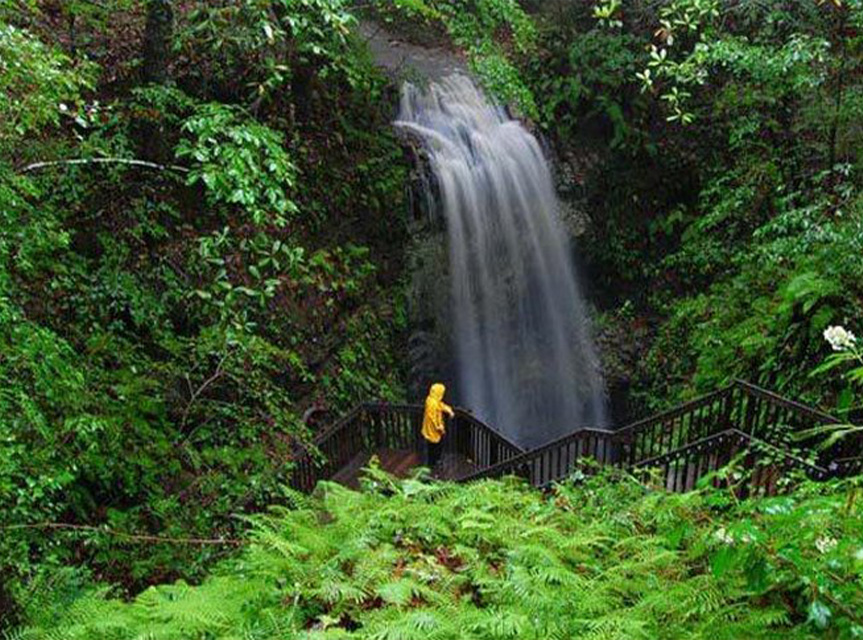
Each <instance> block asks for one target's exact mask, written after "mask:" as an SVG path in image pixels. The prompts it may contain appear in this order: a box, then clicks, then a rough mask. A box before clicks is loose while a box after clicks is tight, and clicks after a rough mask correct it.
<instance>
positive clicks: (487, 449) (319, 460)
mask: <svg viewBox="0 0 863 640" xmlns="http://www.w3.org/2000/svg"><path fill="white" fill-rule="evenodd" d="M422 417H423V408H422V407H421V406H419V405H407V404H389V403H369V404H364V405H360V406H358V407H356V408H355V409H354V410H353V411H351V412H350V413H349V414H348V415H347V416H345V417H344V418H342V419H341V420H339V421H338V422H336V423H335V424H333V425H332V426H330V427H329V428H327V429H325V430H324V431H322V432H321V433H320V434H318V436H317V437H316V438H315V440H314V442H313V444H314V447H313V449H312V450H301V451H298V452H297V453H296V454H295V460H294V470H293V475H292V478H291V486H292V487H293V488H295V489H298V490H300V491H305V492H310V491H311V490H312V489H314V488H315V485H317V483H318V481H320V480H327V479H330V478H332V477H333V476H334V475H335V474H336V472H338V471H339V469H341V468H343V467H344V466H346V465H347V464H348V463H350V462H351V461H352V460H353V459H354V458H355V457H356V456H358V455H362V454H364V453H374V452H376V451H380V450H382V449H395V450H408V451H416V452H421V451H422V450H423V443H422V435H421V433H420V430H421V426H422ZM442 442H443V453H454V454H457V455H459V456H461V457H463V459H464V460H465V461H466V462H468V463H470V464H471V465H472V466H474V467H476V468H485V467H490V466H493V465H495V464H497V463H498V462H500V461H503V460H509V459H510V458H513V457H515V456H517V455H520V454H522V453H524V450H523V449H522V448H521V447H519V446H518V445H516V444H515V443H513V442H511V441H510V440H509V439H507V438H506V437H505V436H504V435H502V434H500V433H498V432H497V431H495V430H494V429H492V428H491V427H489V426H488V425H486V424H484V423H483V422H482V421H480V420H478V419H477V418H476V417H474V416H473V415H472V414H471V413H470V412H468V411H465V410H463V409H455V416H454V418H453V419H452V420H450V421H449V422H448V425H447V435H446V437H445V438H444V440H443V441H442Z"/></svg>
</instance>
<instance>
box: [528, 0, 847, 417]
mask: <svg viewBox="0 0 863 640" xmlns="http://www.w3.org/2000/svg"><path fill="white" fill-rule="evenodd" d="M534 7H535V9H536V15H535V19H536V22H537V25H538V27H537V31H538V37H537V40H538V45H537V47H536V53H535V55H532V56H530V58H529V60H528V61H527V69H526V71H525V75H526V77H527V78H528V79H529V83H530V86H531V87H532V89H533V93H534V95H535V96H536V98H537V102H538V104H539V112H540V125H541V126H542V127H543V129H544V130H545V131H546V132H547V133H548V135H549V136H550V137H551V139H552V140H553V141H554V143H555V146H556V147H557V149H558V151H559V153H560V155H561V157H562V158H564V159H567V160H570V161H571V169H572V170H573V173H574V174H575V175H574V179H573V185H572V189H573V190H574V191H576V192H577V193H578V194H580V196H581V199H582V201H583V208H584V209H585V210H586V212H587V213H589V214H590V216H591V219H592V225H591V226H589V228H588V234H587V236H586V237H585V238H583V239H582V242H581V243H580V245H581V248H582V251H583V253H585V254H586V255H587V256H588V262H589V263H590V266H591V270H592V276H593V282H594V288H595V291H596V292H597V297H598V298H599V299H600V300H601V301H602V305H603V306H604V307H605V308H606V313H605V314H604V315H603V318H602V322H601V325H602V327H603V328H604V330H606V332H607V334H608V340H607V342H605V343H604V345H603V346H604V348H605V350H606V351H607V352H610V353H609V354H608V358H607V361H608V362H609V363H612V362H613V361H614V360H615V357H616V352H618V351H621V350H625V349H627V348H630V347H631V349H632V350H633V351H635V352H637V354H638V355H636V356H635V357H629V358H628V359H625V360H624V361H623V362H622V364H621V365H620V366H618V367H617V369H616V370H612V371H610V373H611V374H612V384H614V382H615V380H614V377H615V376H617V377H618V378H619V379H621V380H623V381H624V382H625V383H626V384H627V385H628V386H629V387H630V388H631V389H632V390H633V391H634V394H633V395H634V397H637V399H638V401H639V402H638V403H635V405H636V409H635V413H643V412H644V411H646V410H648V409H651V408H653V409H655V408H658V407H660V406H668V405H669V404H672V403H674V402H677V401H679V400H680V399H682V398H686V397H691V396H692V395H693V394H697V393H699V392H706V391H710V390H713V389H715V388H716V387H717V386H718V385H721V384H722V383H724V382H726V381H727V380H729V379H730V378H732V377H741V378H745V379H749V380H751V381H753V382H757V383H760V384H763V385H766V386H769V387H771V388H774V389H779V390H782V391H784V392H786V393H788V394H795V395H796V396H797V397H802V398H804V399H805V400H806V401H808V402H811V403H822V405H823V406H824V407H825V408H828V409H830V410H845V409H849V404H848V403H847V402H843V401H841V396H842V395H843V394H844V397H845V400H847V398H848V391H847V389H843V386H842V385H840V384H837V381H835V380H828V379H826V378H823V377H810V376H809V375H808V374H809V372H810V371H811V370H812V368H813V367H814V366H815V365H816V364H817V363H818V362H819V361H820V360H821V358H823V357H824V355H826V353H827V351H828V349H827V347H826V345H825V344H824V343H823V341H822V340H821V339H820V335H821V332H822V331H823V330H824V329H826V328H827V327H828V326H829V325H831V324H845V325H848V326H849V328H852V329H854V328H856V327H855V324H856V323H857V322H858V321H859V320H858V319H859V318H860V317H861V315H863V289H861V286H860V284H861V282H863V271H861V261H860V260H859V256H860V252H861V245H860V242H861V237H863V234H861V228H863V204H861V203H863V201H861V197H860V186H861V172H860V157H861V156H860V149H861V137H860V128H859V127H858V126H857V122H859V119H860V113H861V106H863V102H861V96H863V92H861V89H863V86H861V77H863V76H861V73H860V72H861V69H863V56H861V53H863V48H861V46H860V45H861V30H860V26H861V24H863V7H861V5H860V3H859V2H839V1H835V2H831V1H824V2H797V3H786V2H780V1H774V0H766V1H764V2H725V1H722V0H669V1H667V2H657V3H643V2H619V1H618V0H598V1H597V2H585V3H568V2H565V1H550V2H544V3H536V4H535V5H534ZM633 342H636V344H632V343H633ZM621 346H623V349H621ZM837 399H840V402H839V403H838V405H839V406H837Z"/></svg>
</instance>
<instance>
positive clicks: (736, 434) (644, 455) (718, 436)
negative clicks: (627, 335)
mask: <svg viewBox="0 0 863 640" xmlns="http://www.w3.org/2000/svg"><path fill="white" fill-rule="evenodd" d="M836 423H838V420H837V419H836V418H834V417H832V416H829V415H827V414H824V413H821V412H818V411H815V410H813V409H811V408H809V407H806V406H804V405H802V404H800V403H797V402H794V401H792V400H788V399H786V398H782V397H781V396H778V395H776V394H774V393H771V392H769V391H766V390H764V389H761V388H759V387H756V386H754V385H751V384H749V383H746V382H742V381H736V382H734V383H733V384H731V385H729V386H727V387H725V388H724V389H721V390H719V391H716V392H714V393H711V394H708V395H706V396H703V397H701V398H698V399H696V400H693V401H691V402H687V403H685V404H683V405H681V406H679V407H675V408H674V409H672V410H670V411H665V412H663V413H659V414H657V415H654V416H651V417H649V418H646V419H644V420H639V421H638V422H635V423H633V424H631V425H628V426H626V427H623V428H622V429H618V430H616V431H608V430H601V429H581V430H578V431H575V432H573V433H571V434H569V435H567V436H564V437H563V438H560V439H559V440H555V441H554V442H550V443H548V444H546V445H544V446H542V447H539V448H537V449H534V450H532V451H528V452H525V453H523V454H521V455H520V456H516V457H514V458H511V459H510V460H506V461H503V462H501V463H498V464H497V465H494V466H492V467H489V468H487V469H482V470H480V471H478V472H476V473H473V474H471V475H470V476H468V477H465V478H463V480H465V481H470V480H478V479H482V478H495V477H501V476H504V475H517V476H521V477H523V478H525V479H527V480H528V481H529V482H530V483H531V484H533V485H535V486H547V485H549V484H550V483H552V482H554V481H556V480H560V479H562V478H565V477H566V476H568V475H570V474H571V473H572V472H574V471H575V470H576V469H579V468H580V467H583V466H585V463H588V464H594V465H595V464H599V465H612V466H617V467H622V468H629V469H638V468H653V469H657V470H658V471H659V480H660V482H661V483H662V484H664V486H665V487H666V488H667V489H668V490H670V491H688V490H691V489H692V488H694V487H695V486H696V484H697V483H698V481H699V480H700V479H701V478H703V477H704V476H706V475H707V474H711V473H714V472H716V471H717V470H719V469H721V468H722V467H724V466H725V465H726V464H728V462H729V461H731V460H732V459H733V458H735V457H737V456H741V465H742V466H743V467H744V468H746V469H749V470H751V471H752V474H751V476H750V478H749V483H750V484H749V486H748V488H747V490H760V491H767V492H770V493H773V492H775V491H776V489H777V482H778V480H779V478H781V477H782V476H783V475H785V474H787V472H788V471H790V470H792V469H794V470H797V471H800V472H802V473H805V474H807V475H808V476H810V477H812V478H815V479H824V478H828V477H831V476H842V475H848V474H851V473H855V472H859V471H860V469H861V468H863V438H861V437H857V438H849V439H846V440H843V441H840V442H839V443H837V444H835V445H834V446H832V447H830V448H828V449H826V450H823V451H822V450H819V449H818V446H817V445H818V443H819V442H821V441H822V440H823V437H817V438H812V439H810V440H808V441H807V440H803V441H798V440H796V439H795V438H794V434H795V432H800V431H803V430H805V429H810V428H813V427H817V426H819V425H824V424H836Z"/></svg>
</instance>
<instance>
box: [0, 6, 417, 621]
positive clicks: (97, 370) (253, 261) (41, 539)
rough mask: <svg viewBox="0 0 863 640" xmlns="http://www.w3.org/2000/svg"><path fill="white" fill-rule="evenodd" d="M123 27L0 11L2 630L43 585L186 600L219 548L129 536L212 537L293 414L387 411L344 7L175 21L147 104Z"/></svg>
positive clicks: (388, 203)
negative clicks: (68, 579) (153, 590)
mask: <svg viewBox="0 0 863 640" xmlns="http://www.w3.org/2000/svg"><path fill="white" fill-rule="evenodd" d="M25 4H26V6H25ZM87 7H90V10H86V11H85V9H86V8H87ZM142 7H143V5H142V4H141V3H131V2H127V1H126V0H118V1H117V2H106V3H101V2H100V3H92V2H84V1H82V2H78V1H77V0H76V1H74V2H68V3H62V6H59V5H56V3H41V2H27V3H19V2H13V3H0V20H6V19H8V20H9V21H10V22H14V23H15V24H16V25H22V24H26V26H27V29H26V30H25V29H23V28H22V27H21V26H16V27H11V26H8V25H7V24H6V22H2V21H0V88H2V90H3V97H4V100H3V101H2V106H0V139H2V142H3V144H2V145H0V522H2V523H3V526H4V527H6V526H9V527H11V528H9V529H4V530H3V532H2V534H0V625H2V624H6V623H7V622H8V619H7V618H6V616H7V615H10V609H11V610H12V613H13V614H14V607H13V605H14V603H17V604H18V605H19V606H22V605H23V603H25V602H27V601H28V599H29V598H30V596H31V595H32V593H31V592H30V591H29V590H28V589H27V588H26V587H25V586H24V584H25V583H27V584H31V583H33V582H34V581H35V582H38V581H39V580H41V579H42V577H43V576H45V575H47V573H51V571H49V569H50V570H53V569H54V568H58V567H63V566H82V565H84V566H86V574H87V575H88V576H92V577H93V578H94V579H97V580H109V581H112V582H115V583H118V584H119V588H120V589H123V590H130V591H140V590H141V589H142V588H144V587H146V586H147V585H149V584H150V583H152V582H153V581H154V580H173V579H175V578H177V577H185V578H187V579H195V578H198V577H200V575H201V574H202V572H203V571H204V569H205V567H206V566H207V565H208V564H209V563H211V562H212V561H213V559H214V558H216V557H223V556H224V555H225V552H226V549H225V548H223V547H220V546H216V545H202V546H195V545H177V544H170V543H168V542H158V543H154V544H149V545H144V544H142V542H141V538H140V537H135V536H156V537H157V538H158V536H162V537H169V538H189V537H201V538H212V537H219V536H221V537H224V538H229V537H231V536H233V535H235V534H236V533H237V532H238V531H241V530H242V529H244V528H245V526H246V524H245V523H244V522H242V521H239V520H237V519H236V518H234V515H235V514H236V513H238V512H244V511H247V512H250V513H251V512H254V511H256V510H258V509H260V508H261V507H262V506H263V505H265V504H268V503H271V502H273V501H276V500H279V499H281V498H282V497H283V490H282V488H281V487H282V486H283V485H284V483H285V482H286V480H287V477H288V474H289V473H290V471H291V456H292V451H293V448H294V447H295V446H298V445H299V444H302V443H308V441H309V439H310V438H311V436H312V434H311V433H310V432H309V430H308V429H307V428H306V426H305V425H303V424H302V421H301V416H302V415H303V413H304V411H305V410H306V409H307V408H308V407H309V406H310V405H312V404H316V405H318V406H320V407H322V408H324V409H327V410H330V411H332V412H334V413H337V412H340V411H343V410H344V409H345V408H346V407H347V405H349V404H352V403H354V402H356V400H357V399H358V395H359V394H360V393H363V394H370V393H371V390H375V391H376V393H375V395H380V396H381V397H386V398H389V399H392V400H398V399H402V396H403V393H404V392H403V382H402V380H403V378H402V377H401V373H402V368H401V366H399V362H400V361H399V359H397V358H396V357H395V355H394V353H395V350H396V349H397V348H398V346H399V341H400V339H401V332H402V331H403V328H404V323H403V322H399V321H398V318H399V317H400V311H399V310H398V309H397V308H396V307H397V305H398V304H399V301H400V289H401V286H402V285H401V283H402V280H401V274H400V254H399V243H398V239H399V237H400V236H399V233H401V230H402V208H401V204H402V202H403V193H404V183H405V182H404V181H405V179H406V175H407V173H406V168H405V166H404V161H403V159H402V155H401V153H400V151H399V148H398V146H397V143H396V142H395V140H394V137H393V135H392V133H391V131H390V129H389V122H388V118H389V112H388V105H387V104H385V103H382V102H381V101H380V98H381V93H382V87H383V86H384V81H383V79H382V78H381V77H380V76H378V75H376V74H375V73H374V72H373V71H372V70H371V68H370V66H369V64H368V58H367V56H366V55H365V54H364V53H363V51H362V50H360V49H358V48H357V46H356V43H355V42H354V40H353V38H352V37H351V35H350V34H349V33H348V28H349V27H350V26H351V25H352V24H353V18H352V16H351V14H350V12H349V11H348V10H347V8H346V6H345V5H344V4H343V3H342V2H338V1H324V0H321V1H317V0H314V1H308V2H306V1H300V2H287V1H285V2H282V1H278V2H246V3H203V2H202V3H191V4H188V3H187V4H185V5H183V6H179V5H176V3H175V16H176V20H177V22H178V24H177V29H176V30H175V32H176V33H177V41H176V42H175V43H174V44H175V47H174V50H173V53H172V55H173V59H172V60H171V64H170V66H169V76H170V78H169V81H168V83H167V84H166V85H165V86H153V85H150V86H138V81H137V77H136V72H135V71H134V69H135V68H136V66H137V65H138V64H139V63H138V57H139V55H140V51H139V50H138V48H137V47H138V43H139V41H140V37H139V36H140V29H143V27H144V23H143V20H144V14H145V12H143V11H141V9H142ZM207 20H210V21H211V22H209V23H208V22H206V21H207ZM55 21H59V22H55ZM220 21H222V22H220ZM58 24H60V26H59V27H58ZM109 27H110V28H109ZM268 28H271V29H272V33H271V34H270V33H269V29H268ZM70 34H73V35H74V37H72V35H70ZM130 34H131V35H130ZM220 37H221V38H222V41H221V42H218V41H217V40H218V38H220ZM90 58H93V59H98V60H99V61H100V63H102V64H104V66H103V67H102V68H97V67H95V66H94V65H92V64H91V63H88V62H85V60H88V59H90ZM210 72H214V73H212V75H210ZM279 73H282V74H283V76H282V79H283V80H284V81H282V80H279V79H278V78H276V76H277V75H278V74H279ZM323 79H325V80H326V82H327V85H326V87H325V90H326V95H327V96H328V97H329V98H331V99H332V101H333V106H332V108H331V109H327V110H326V111H325V112H322V111H318V110H316V109H313V108H306V107H307V106H308V105H309V104H312V103H313V102H314V96H315V95H320V94H322V93H323V91H324V85H323V84H320V82H321V81H322V80H323ZM270 80H272V82H270ZM268 82H269V84H266V83H268ZM262 83H264V84H266V86H264V87H263V89H262V88H261V87H262ZM360 129H362V135H359V134H358V133H357V132H358V131H359V130H360ZM171 150H175V151H176V158H177V159H176V161H175V162H176V163H179V164H182V165H184V167H180V168H178V167H176V166H171V167H165V166H164V165H166V164H168V163H170V162H171V159H170V158H171ZM70 160H71V161H74V162H69V161H70ZM142 160H154V161H155V162H153V163H143V164H142V163H138V164H129V161H135V162H137V161H142ZM97 161H98V162H97ZM33 163H42V164H37V165H36V166H35V167H30V168H29V169H26V168H27V167H28V165H31V164H33ZM183 168H187V169H188V173H184V172H183V171H182V169H183ZM186 178H187V179H186ZM300 212H302V215H300ZM55 525H60V526H59V527H57V526H55ZM109 530H110V532H112V533H108V531H109ZM115 534H117V535H115ZM130 536H131V537H130ZM144 539H146V538H144ZM228 551H230V548H228ZM64 575H65V574H64ZM76 575H77V574H76ZM76 579H77V578H76ZM82 579H83V578H82ZM52 584H56V583H53V582H52ZM33 606H35V605H33Z"/></svg>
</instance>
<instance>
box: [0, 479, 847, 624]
mask: <svg viewBox="0 0 863 640" xmlns="http://www.w3.org/2000/svg"><path fill="white" fill-rule="evenodd" d="M365 487H366V488H365V490H364V491H362V492H355V491H350V490H348V489H346V488H344V487H341V486H339V485H335V484H330V483H321V485H319V487H318V489H317V491H316V492H315V494H314V496H313V497H311V498H307V497H303V496H292V498H291V500H290V505H291V507H293V508H291V509H286V508H274V509H271V510H270V512H269V513H268V514H267V515H264V516H256V517H253V518H250V519H249V521H250V523H251V525H252V531H251V533H250V543H251V544H250V545H249V546H248V548H247V550H246V552H245V553H244V554H243V555H242V556H241V557H240V558H238V559H234V560H232V561H229V562H228V563H226V564H225V565H224V566H222V567H221V568H220V570H219V571H218V572H216V573H215V574H214V575H213V576H212V577H210V578H209V579H208V580H206V581H205V582H204V583H203V584H201V585H199V586H190V585H187V584H184V583H177V584H174V585H169V586H159V587H153V588H151V589H148V590H147V591H145V592H144V593H142V594H140V595H139V596H138V597H137V598H136V599H135V600H134V601H132V602H131V603H124V602H121V601H119V600H116V599H112V598H111V594H110V591H108V590H106V589H96V590H91V591H90V592H87V593H82V592H80V590H78V591H75V590H74V589H73V590H69V589H63V588H62V585H61V584H60V583H58V582H57V581H56V580H55V581H50V580H43V581H42V582H40V583H39V584H34V589H35V591H36V594H35V596H34V602H38V603H39V609H38V610H37V609H32V608H31V609H30V610H29V611H30V615H31V625H30V626H29V627H27V628H25V629H21V630H19V631H17V632H15V633H14V634H12V635H8V634H7V637H8V638H14V640H77V639H79V638H80V639H84V638H87V639H88V640H126V639H127V638H128V639H130V640H131V639H136V640H143V639H144V638H147V639H152V640H162V639H165V640H168V639H170V640H183V639H189V640H192V639H195V640H197V639H199V638H207V639H211V638H212V639H219V640H228V639H230V640H234V639H240V638H242V639H244V640H251V639H258V638H260V639H267V640H270V639H273V638H286V639H287V638H303V639H316V640H325V639H326V640H330V639H348V638H369V639H379V640H413V639H417V640H419V639H422V640H434V639H437V638H440V639H441V640H443V639H447V640H449V639H453V638H459V639H462V638H463V639H465V640H503V639H518V640H548V639H560V640H567V639H570V638H591V639H597V640H599V639H602V640H612V639H621V640H623V639H627V640H632V639H637V638H645V639H651V640H652V639H668V640H677V639H680V638H687V639H699V638H703V639H709V640H722V639H725V638H728V639H729V640H730V639H738V640H739V639H740V638H752V639H760V638H780V637H781V638H808V637H812V636H813V634H815V633H817V632H819V631H820V629H819V628H818V625H817V623H816V622H813V621H812V616H811V615H810V613H809V608H810V607H812V606H817V607H822V608H819V609H817V611H818V612H820V613H821V614H823V613H824V611H825V609H826V610H827V611H829V615H826V614H824V619H822V620H821V621H820V623H825V622H826V624H827V625H828V626H831V627H833V632H835V633H834V636H835V637H845V635H847V636H848V637H852V635H853V634H854V633H857V629H858V628H859V624H860V621H859V620H858V619H857V618H856V617H855V615H856V614H854V613H853V612H855V611H863V590H861V588H860V576H861V574H863V569H861V565H860V562H859V560H858V559H857V555H859V553H860V549H859V540H860V539H861V535H860V534H861V532H863V515H861V508H860V506H859V505H856V504H854V503H849V501H848V500H847V499H846V498H847V486H845V485H814V484H808V485H804V486H803V487H801V488H800V489H799V490H798V491H797V493H796V494H793V495H790V496H783V497H782V498H758V499H753V500H750V501H745V502H741V503H739V504H732V505H730V506H729V503H728V501H727V500H725V499H724V497H723V494H721V493H716V492H714V491H713V490H712V489H705V490H704V491H703V492H699V493H693V494H688V495H682V496H680V495H668V494H665V493H661V492H655V493H647V492H645V491H644V490H643V489H642V488H640V487H638V485H637V484H636V483H633V482H631V481H624V482H621V481H620V479H619V478H618V477H613V476H611V477H605V474H600V475H599V476H598V477H596V478H591V479H589V480H587V481H586V482H584V483H582V484H563V485H560V486H557V487H555V489H554V490H553V491H551V492H549V493H543V492H539V491H536V490H534V489H532V488H530V487H528V486H527V485H526V484H524V483H523V482H521V481H518V480H514V479H505V480H503V481H486V482H479V483H476V484H472V485H469V486H458V485H449V484H431V483H428V482H426V481H422V480H420V479H418V478H411V479H408V480H405V481H398V480H395V479H393V478H389V477H386V476H384V475H383V474H382V472H381V471H380V470H379V469H373V470H371V472H370V475H369V477H368V478H367V480H366V482H365ZM713 505H716V506H713ZM825 536H830V537H829V538H825ZM825 540H827V542H825ZM855 541H856V542H855ZM816 543H817V544H816ZM855 545H856V546H855ZM777 550H782V553H781V554H779V553H778V552H777ZM814 580H818V581H819V582H818V584H819V590H818V592H817V593H815V592H809V591H806V590H802V591H801V589H800V585H801V584H803V583H805V582H806V581H810V583H811V581H814ZM64 593H65V594H70V593H71V594H74V595H73V596H70V595H65V596H64V595H63V594H64ZM813 593H815V595H813ZM813 598H822V599H823V600H824V601H825V602H827V603H828V604H825V603H824V602H822V600H817V601H816V600H814V599H813ZM828 598H829V599H828ZM813 602H817V603H818V604H817V605H813ZM837 603H838V604H839V606H836V605H837ZM849 612H850V613H849ZM843 634H844V635H843Z"/></svg>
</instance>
